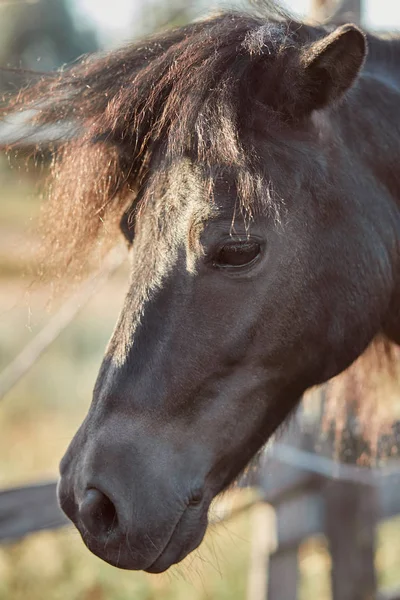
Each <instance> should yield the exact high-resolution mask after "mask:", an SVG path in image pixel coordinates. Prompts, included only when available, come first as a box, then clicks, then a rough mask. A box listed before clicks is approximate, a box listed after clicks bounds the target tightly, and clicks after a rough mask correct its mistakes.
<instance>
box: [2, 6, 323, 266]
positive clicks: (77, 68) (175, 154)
mask: <svg viewBox="0 0 400 600" xmlns="http://www.w3.org/2000/svg"><path fill="white" fill-rule="evenodd" d="M312 31H313V30H312V28H308V27H307V26H305V25H303V26H300V24H299V23H297V22H295V21H294V20H293V19H291V18H290V16H289V15H288V14H287V13H286V12H285V11H284V10H283V9H282V8H281V7H280V6H279V5H278V4H277V3H275V2H271V1H270V0H264V1H261V2H256V3H255V6H253V8H249V11H248V12H235V11H230V12H224V13H221V14H216V15H214V16H212V17H210V18H208V19H206V20H202V21H197V22H194V23H191V24H189V25H186V26H184V27H180V28H177V29H173V30H167V31H163V32H160V33H157V34H156V35H153V36H151V37H149V38H147V39H145V40H141V41H139V42H137V43H134V44H129V45H127V46H125V47H123V48H121V49H118V50H115V51H112V52H108V53H105V54H95V55H92V56H87V57H85V58H84V59H83V60H81V61H80V62H78V63H77V64H74V65H71V66H69V67H68V68H66V69H64V70H62V71H60V72H57V73H55V74H50V75H48V76H45V77H42V78H41V79H40V81H39V82H38V83H36V84H35V85H33V86H32V87H30V88H28V89H25V90H22V91H20V92H19V93H18V94H17V95H16V96H14V97H13V98H11V99H8V101H7V102H6V103H5V105H3V107H2V108H1V109H0V118H1V117H3V118H4V117H5V116H6V115H7V114H10V113H13V112H15V111H17V110H22V111H26V110H27V109H34V114H35V118H34V120H35V124H36V126H38V127H40V126H42V125H45V124H49V123H51V124H54V123H64V124H65V123H66V122H68V123H70V124H71V127H72V128H73V130H74V134H73V136H72V138H71V139H69V140H68V141H67V142H66V143H64V144H62V145H61V146H60V147H59V148H58V149H57V152H55V154H54V160H53V164H52V168H51V174H50V181H49V186H48V192H49V193H48V196H49V200H48V202H47V208H46V209H45V213H44V219H43V221H44V235H43V239H44V240H45V246H46V248H45V251H44V255H45V256H46V257H49V256H51V260H52V262H53V263H57V262H58V263H59V264H60V265H62V271H63V276H65V273H66V266H70V267H71V270H72V271H77V270H80V269H81V268H82V265H83V264H85V263H86V262H87V257H88V256H89V255H90V252H89V251H90V249H91V248H95V249H96V250H98V248H99V244H98V241H99V239H100V238H102V239H103V240H104V238H105V237H106V234H107V233H108V232H109V230H110V227H111V225H110V224H111V223H115V222H117V221H118V220H119V218H120V217H121V214H122V213H123V211H124V210H125V209H126V207H127V205H132V206H133V201H134V199H135V197H136V196H137V195H138V194H139V193H140V192H141V191H142V190H143V189H147V190H148V193H149V194H150V193H151V189H153V190H154V189H155V188H156V186H157V185H159V183H160V179H161V178H162V177H163V171H164V172H165V169H166V168H167V166H168V164H169V165H170V164H172V163H173V162H175V161H177V160H179V159H180V158H182V157H188V156H189V157H190V158H191V159H192V161H193V162H194V163H196V165H202V166H203V167H204V169H203V170H204V172H206V171H207V173H208V174H207V175H205V177H204V178H205V185H207V189H210V190H211V189H212V185H213V181H212V176H211V170H212V169H213V168H214V167H215V166H216V165H220V166H222V165H225V166H229V168H230V169H233V170H234V171H235V172H237V178H236V179H237V189H238V195H239V197H240V200H241V203H242V205H243V206H245V207H246V208H247V209H248V210H250V208H251V206H252V204H253V203H254V201H255V199H256V198H257V194H258V191H259V189H260V186H259V185H258V186H257V183H256V177H254V172H255V170H256V163H257V156H256V153H255V151H254V147H253V146H252V144H251V141H250V140H249V139H248V137H247V138H246V132H247V131H250V130H251V128H252V125H253V124H252V122H251V120H252V115H253V114H254V110H252V108H254V107H255V106H257V108H258V109H260V106H261V103H260V102H259V101H258V99H257V98H256V97H254V93H253V87H254V86H253V85H250V83H251V79H252V78H254V77H258V78H260V77H263V89H264V96H265V97H264V98H263V105H266V106H268V105H269V107H270V109H271V110H269V112H268V115H267V117H268V123H269V126H272V125H273V124H275V125H276V123H277V122H278V121H279V114H280V112H281V111H282V110H283V109H284V108H285V109H286V110H287V111H288V112H290V110H291V103H293V98H292V96H293V95H294V94H295V93H296V89H295V86H294V85H292V86H291V87H290V88H289V89H288V90H287V94H285V97H286V107H283V106H280V110H279V111H277V110H276V99H275V96H276V88H277V84H276V80H279V78H280V70H281V68H282V60H284V59H283V58H281V55H282V50H283V49H285V48H288V47H290V46H291V45H296V44H298V43H299V41H301V38H302V37H303V38H304V39H307V38H308V37H311V36H312V35H313V33H312ZM299 32H300V33H299ZM314 35H315V34H314ZM271 58H273V60H270V59H271ZM297 66H298V65H297V64H296V62H295V61H293V64H290V63H287V61H286V62H285V69H286V70H287V71H289V70H290V69H293V70H295V69H296V67H297ZM288 79H289V80H290V77H289V78H288ZM274 81H275V84H274ZM293 81H294V79H293V78H292V82H293ZM292 88H293V90H292ZM285 92H286V90H285ZM274 107H275V111H274V110H273V108H274ZM278 112H279V114H278ZM161 154H162V156H163V165H160V164H158V165H157V166H156V167H155V165H156V163H157V157H159V156H160V155H161ZM152 167H153V169H152ZM154 167H155V168H154ZM255 187H257V189H255ZM105 223H107V226H106V227H105ZM111 237H112V238H113V240H115V237H114V234H113V236H111Z"/></svg>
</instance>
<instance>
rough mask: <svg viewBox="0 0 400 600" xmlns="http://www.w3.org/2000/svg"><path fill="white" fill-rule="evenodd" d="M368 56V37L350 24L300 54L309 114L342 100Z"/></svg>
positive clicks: (303, 89)
mask: <svg viewBox="0 0 400 600" xmlns="http://www.w3.org/2000/svg"><path fill="white" fill-rule="evenodd" d="M366 54H367V47H366V38H365V35H364V34H363V33H362V31H361V30H360V29H358V28H357V27H356V26H355V25H351V24H347V25H342V26H341V27H338V28H337V29H335V31H333V32H332V33H330V34H329V35H327V36H325V37H324V38H322V39H320V40H318V41H316V42H313V43H312V44H311V45H310V46H308V48H306V49H305V50H304V51H303V53H302V55H301V64H302V67H303V82H302V92H303V94H304V97H305V106H304V105H303V106H304V108H305V110H306V111H307V112H308V113H310V112H311V111H313V110H318V109H320V108H324V107H325V106H328V105H329V104H332V103H335V102H336V101H337V100H339V99H340V98H341V97H342V96H343V94H344V93H345V92H346V91H347V90H348V89H349V88H350V87H351V86H352V84H353V83H354V81H355V80H356V78H357V76H358V74H359V72H360V70H361V68H362V66H363V64H364V60H365V57H366ZM303 106H302V108H303Z"/></svg>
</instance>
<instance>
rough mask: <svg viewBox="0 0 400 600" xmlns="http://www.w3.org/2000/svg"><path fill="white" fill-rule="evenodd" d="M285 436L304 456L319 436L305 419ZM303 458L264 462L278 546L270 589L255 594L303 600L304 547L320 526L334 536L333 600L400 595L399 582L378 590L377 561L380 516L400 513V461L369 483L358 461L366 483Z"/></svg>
mask: <svg viewBox="0 0 400 600" xmlns="http://www.w3.org/2000/svg"><path fill="white" fill-rule="evenodd" d="M286 441H287V443H290V444H291V446H290V447H291V448H297V450H298V452H299V456H300V457H301V455H302V453H303V454H307V453H308V452H310V451H311V449H312V447H313V445H314V442H315V440H314V436H312V435H310V434H307V433H304V432H302V431H301V428H300V427H299V425H298V423H297V424H294V426H293V427H292V429H291V431H290V432H289V433H288V435H287V439H286ZM304 450H305V451H306V452H305V453H304ZM293 456H294V457H295V451H294V452H293ZM310 456H311V458H312V455H311V454H310ZM299 462H301V464H302V466H303V468H299V467H298V466H295V464H288V463H287V461H286V463H285V462H283V461H282V460H279V456H278V458H277V457H275V458H274V457H272V458H270V459H268V460H267V461H266V462H265V463H264V465H263V467H262V469H261V470H260V473H259V479H258V484H259V486H260V488H261V489H262V491H263V496H264V498H265V501H266V502H268V503H269V504H271V505H272V506H273V508H274V511H275V516H276V549H275V550H274V551H273V552H272V553H271V554H270V555H269V556H268V559H267V563H268V564H266V565H265V569H266V570H267V572H268V584H267V589H260V590H258V593H257V598H256V597H254V593H253V597H252V598H251V599H250V598H249V600H264V599H266V598H268V600H297V598H298V589H299V548H300V546H301V544H303V542H304V541H306V540H307V539H308V538H311V537H313V536H316V535H318V534H323V535H324V536H325V538H326V540H327V542H328V547H329V552H330V556H331V562H332V568H331V587H332V598H333V600H369V599H371V600H372V599H376V598H379V599H380V598H382V599H386V600H389V599H390V600H400V590H399V591H398V592H397V593H394V594H384V593H383V592H380V594H379V593H378V591H377V587H378V586H377V577H376V569H375V540H376V527H377V525H378V524H379V522H380V521H381V520H384V519H389V518H391V517H394V516H396V515H399V514H400V468H398V465H397V464H394V468H393V469H390V468H389V469H387V470H386V472H385V471H382V476H379V475H378V476H376V474H377V473H378V470H375V471H373V475H371V477H370V478H369V479H370V481H369V483H367V481H368V477H364V476H365V475H367V474H368V470H367V469H358V468H356V467H351V468H352V469H354V473H355V479H357V478H358V477H356V475H357V474H358V475H359V474H361V476H362V478H363V479H364V478H365V483H360V482H359V481H358V482H351V481H349V480H343V479H341V478H340V476H339V478H338V479H329V478H327V477H324V476H322V475H321V474H318V473H316V472H315V469H314V468H313V466H312V463H313V461H312V460H311V461H310V468H304V460H302V461H299ZM399 467H400V465H399ZM338 468H339V469H340V467H338ZM346 479H347V475H346Z"/></svg>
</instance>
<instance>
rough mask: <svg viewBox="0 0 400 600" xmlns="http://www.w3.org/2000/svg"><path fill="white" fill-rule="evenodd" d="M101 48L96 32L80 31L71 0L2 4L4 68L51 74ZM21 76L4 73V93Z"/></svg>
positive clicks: (0, 59) (0, 85)
mask: <svg viewBox="0 0 400 600" xmlns="http://www.w3.org/2000/svg"><path fill="white" fill-rule="evenodd" d="M97 49H98V42H97V38H96V33H95V31H94V30H93V29H80V28H78V27H77V24H76V22H75V21H74V19H73V16H72V14H71V12H70V10H69V3H68V1H67V0H38V1H35V2H27V1H25V2H7V3H5V4H2V3H1V2H0V66H1V67H11V68H23V69H31V70H34V71H50V70H52V69H55V68H57V67H60V66H61V65H63V64H66V63H70V62H72V61H74V60H76V59H77V58H78V57H79V56H81V55H82V54H86V53H88V52H93V51H95V50H97ZM20 84H21V76H18V75H17V74H10V73H6V72H4V71H3V72H1V71H0V90H2V91H4V90H6V89H14V88H15V87H18V86H19V85H20Z"/></svg>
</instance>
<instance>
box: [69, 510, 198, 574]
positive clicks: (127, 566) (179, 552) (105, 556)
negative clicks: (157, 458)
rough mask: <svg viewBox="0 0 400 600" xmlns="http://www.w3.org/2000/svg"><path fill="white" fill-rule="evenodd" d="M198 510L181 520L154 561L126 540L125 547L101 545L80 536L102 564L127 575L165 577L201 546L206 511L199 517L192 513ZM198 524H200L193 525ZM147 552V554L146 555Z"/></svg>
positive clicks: (185, 514)
mask: <svg viewBox="0 0 400 600" xmlns="http://www.w3.org/2000/svg"><path fill="white" fill-rule="evenodd" d="M195 512H196V509H193V510H190V509H188V510H186V511H185V513H184V514H183V515H182V518H181V519H180V520H179V522H178V524H177V525H176V527H175V529H174V530H173V532H172V534H171V535H170V537H169V538H168V539H167V541H166V543H165V545H164V547H163V549H162V550H161V552H160V553H159V554H158V555H156V557H154V555H153V556H152V557H147V558H146V556H145V554H143V553H142V552H140V548H137V549H136V548H135V551H133V548H134V542H133V541H131V542H129V540H128V539H127V540H126V544H124V545H123V546H122V545H121V544H113V543H112V542H111V543H109V544H106V545H104V544H98V543H97V542H96V540H95V539H93V538H91V537H88V536H87V535H85V534H83V533H82V532H81V536H82V539H83V541H84V543H85V545H86V547H87V548H88V549H89V550H90V551H91V552H92V553H93V554H95V555H96V556H97V557H98V558H100V559H101V560H104V561H105V562H106V563H108V564H110V565H111V566H113V567H117V568H118V569H123V570H128V571H146V572H147V573H163V572H164V571H167V570H168V569H169V568H170V567H171V566H172V565H174V564H176V563H179V562H181V561H182V560H183V559H184V558H185V557H186V556H187V555H188V554H190V552H192V551H193V550H195V549H196V548H197V547H198V546H199V545H200V544H201V542H202V540H203V537H204V534H205V532H206V529H207V524H208V521H207V511H206V513H205V518H204V512H203V511H202V512H203V515H201V516H200V515H198V516H199V518H198V519H196V518H195V519H193V517H196V515H194V514H193V513H195ZM194 521H197V522H194ZM143 552H145V550H144V551H143Z"/></svg>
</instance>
